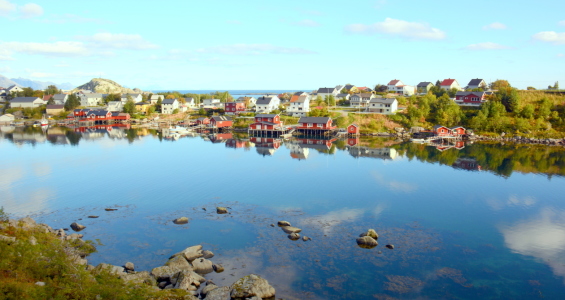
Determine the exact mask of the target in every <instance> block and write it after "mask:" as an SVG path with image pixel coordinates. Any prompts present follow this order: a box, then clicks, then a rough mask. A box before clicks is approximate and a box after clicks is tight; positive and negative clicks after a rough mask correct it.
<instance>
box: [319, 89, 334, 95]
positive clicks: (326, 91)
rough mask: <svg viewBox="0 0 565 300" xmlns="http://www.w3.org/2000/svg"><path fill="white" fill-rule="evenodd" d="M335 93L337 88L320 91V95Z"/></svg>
mask: <svg viewBox="0 0 565 300" xmlns="http://www.w3.org/2000/svg"><path fill="white" fill-rule="evenodd" d="M334 91H335V88H319V89H318V94H319V93H322V94H332V93H333V92H334Z"/></svg>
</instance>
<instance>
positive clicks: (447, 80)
mask: <svg viewBox="0 0 565 300" xmlns="http://www.w3.org/2000/svg"><path fill="white" fill-rule="evenodd" d="M454 82H455V79H444V80H443V81H442V82H441V84H440V85H442V86H449V85H452V84H453V83H454Z"/></svg>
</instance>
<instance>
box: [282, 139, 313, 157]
mask: <svg viewBox="0 0 565 300" xmlns="http://www.w3.org/2000/svg"><path fill="white" fill-rule="evenodd" d="M285 146H286V147H287V148H288V149H289V150H290V157H292V158H294V159H298V160H301V159H307V158H308V154H310V149H308V148H304V147H302V146H301V145H300V143H298V142H297V141H295V140H293V141H290V142H288V143H285Z"/></svg>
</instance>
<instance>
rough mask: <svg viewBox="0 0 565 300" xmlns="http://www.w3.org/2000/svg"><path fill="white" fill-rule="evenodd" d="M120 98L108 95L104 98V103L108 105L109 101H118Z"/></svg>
mask: <svg viewBox="0 0 565 300" xmlns="http://www.w3.org/2000/svg"><path fill="white" fill-rule="evenodd" d="M121 99H122V96H121V95H120V94H108V95H107V96H106V98H104V102H105V103H108V102H110V101H120V100H121Z"/></svg>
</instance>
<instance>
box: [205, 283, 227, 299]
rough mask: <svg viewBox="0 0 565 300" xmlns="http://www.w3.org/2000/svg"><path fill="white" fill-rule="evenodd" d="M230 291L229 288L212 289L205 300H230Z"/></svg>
mask: <svg viewBox="0 0 565 300" xmlns="http://www.w3.org/2000/svg"><path fill="white" fill-rule="evenodd" d="M230 290H231V288H230V287H229V286H223V287H219V288H216V289H213V290H211V291H209V292H208V294H206V300H230V299H231V297H230Z"/></svg>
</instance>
